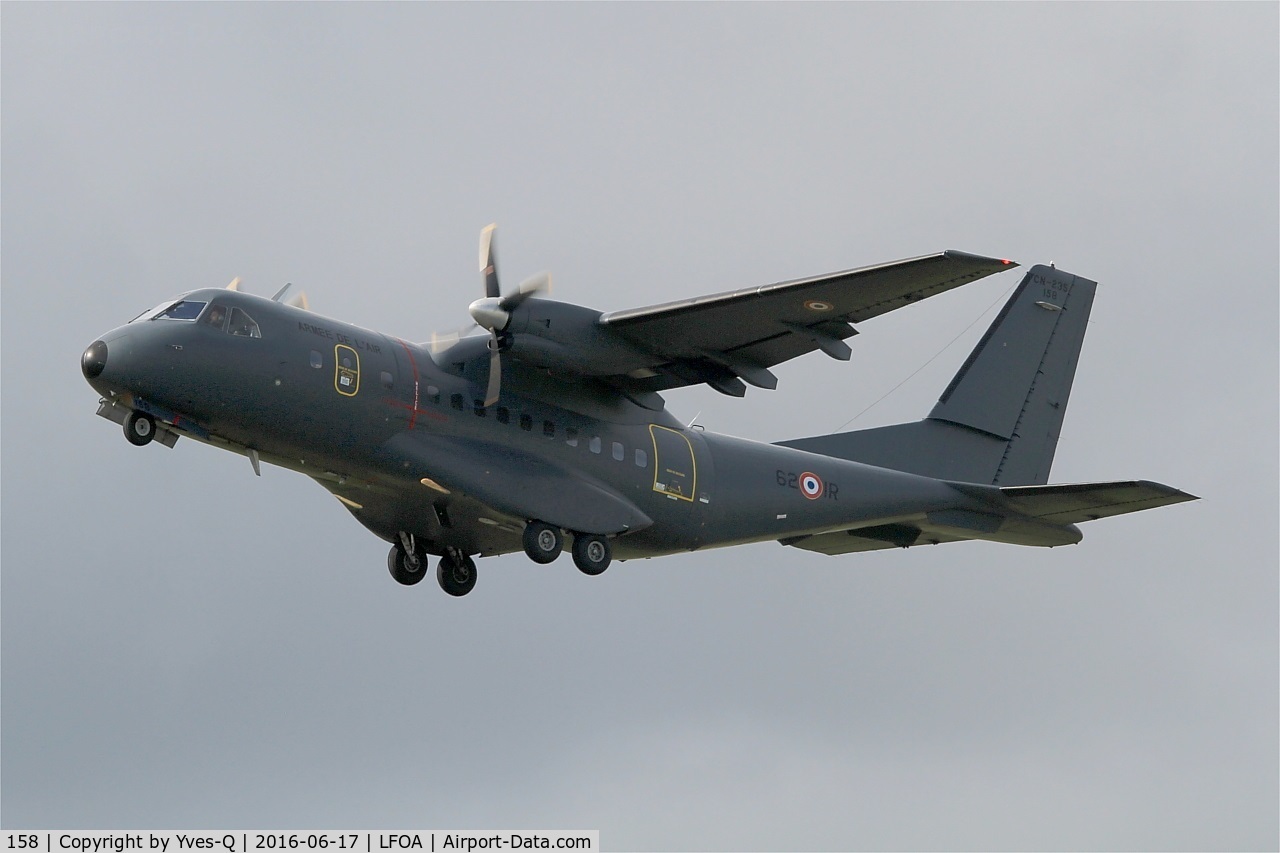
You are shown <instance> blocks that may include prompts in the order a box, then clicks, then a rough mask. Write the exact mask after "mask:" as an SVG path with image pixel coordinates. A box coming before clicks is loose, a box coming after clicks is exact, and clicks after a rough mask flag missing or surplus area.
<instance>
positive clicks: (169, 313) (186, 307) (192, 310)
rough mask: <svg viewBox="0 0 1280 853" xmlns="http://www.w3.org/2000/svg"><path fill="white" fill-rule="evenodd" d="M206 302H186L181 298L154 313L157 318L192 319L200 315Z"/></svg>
mask: <svg viewBox="0 0 1280 853" xmlns="http://www.w3.org/2000/svg"><path fill="white" fill-rule="evenodd" d="M208 304H209V303H208V302H188V301H187V300H185V299H184V300H182V301H181V302H175V303H173V304H172V305H170V306H169V307H168V308H166V309H165V310H163V311H161V312H160V313H159V314H157V315H156V317H155V319H157V320H194V319H195V318H197V317H199V316H200V312H201V311H203V310H204V306H206V305H208Z"/></svg>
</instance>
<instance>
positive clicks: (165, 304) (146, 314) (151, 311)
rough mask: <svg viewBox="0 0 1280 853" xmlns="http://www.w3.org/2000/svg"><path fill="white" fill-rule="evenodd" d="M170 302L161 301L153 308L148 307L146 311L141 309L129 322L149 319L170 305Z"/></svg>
mask: <svg viewBox="0 0 1280 853" xmlns="http://www.w3.org/2000/svg"><path fill="white" fill-rule="evenodd" d="M172 304H173V303H172V302H161V303H160V304H159V305H157V306H156V307H154V308H148V309H147V310H146V311H143V312H142V313H141V314H139V315H138V316H137V317H134V318H133V319H132V320H130V321H129V322H130V323H136V322H138V321H139V320H150V319H152V318H154V317H155V316H156V315H157V314H159V313H160V312H161V311H163V310H164V309H166V308H168V307H169V306H170V305H172Z"/></svg>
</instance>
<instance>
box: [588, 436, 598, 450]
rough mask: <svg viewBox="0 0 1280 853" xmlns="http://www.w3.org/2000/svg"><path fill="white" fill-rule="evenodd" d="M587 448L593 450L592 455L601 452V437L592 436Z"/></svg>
mask: <svg viewBox="0 0 1280 853" xmlns="http://www.w3.org/2000/svg"><path fill="white" fill-rule="evenodd" d="M587 447H588V448H589V449H590V450H591V452H592V453H599V452H600V436H598V435H593V436H591V441H590V442H588V444H587Z"/></svg>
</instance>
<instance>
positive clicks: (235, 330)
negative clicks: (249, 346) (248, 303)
mask: <svg viewBox="0 0 1280 853" xmlns="http://www.w3.org/2000/svg"><path fill="white" fill-rule="evenodd" d="M230 325H231V329H230V331H231V334H233V335H236V336H237V337H241V338H260V337H262V332H261V331H259V329H258V324H257V323H255V322H254V321H253V318H252V317H250V316H249V315H248V314H246V313H245V312H244V311H242V310H240V309H239V308H232V309H231V324H230Z"/></svg>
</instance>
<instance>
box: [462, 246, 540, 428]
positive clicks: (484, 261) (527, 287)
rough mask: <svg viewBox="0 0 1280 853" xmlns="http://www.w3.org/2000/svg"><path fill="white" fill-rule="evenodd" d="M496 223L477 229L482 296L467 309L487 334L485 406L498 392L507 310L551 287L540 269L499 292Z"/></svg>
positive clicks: (510, 310) (509, 314) (507, 321)
mask: <svg viewBox="0 0 1280 853" xmlns="http://www.w3.org/2000/svg"><path fill="white" fill-rule="evenodd" d="M496 227H497V226H495V225H489V226H486V227H485V228H484V230H482V231H481V232H480V273H481V275H483V276H484V298H482V299H477V300H476V301H475V302H472V303H471V305H470V307H468V309H467V311H468V312H469V313H470V314H471V319H473V320H475V321H476V325H477V326H479V327H480V328H482V329H488V330H489V334H490V338H489V386H488V388H487V389H486V391H485V395H484V405H485V406H486V407H488V406H492V405H493V404H494V403H496V402H497V401H498V395H499V394H500V393H501V392H502V350H503V348H504V347H505V346H507V345H508V344H509V340H508V339H507V337H506V336H504V335H503V334H502V332H503V331H504V330H505V329H506V328H507V326H508V325H509V324H510V323H511V312H512V311H514V310H515V309H516V308H518V307H520V305H521V304H522V303H523V302H524V301H525V300H526V299H528V298H529V297H530V296H534V295H536V294H539V293H547V292H550V290H551V274H550V273H545V272H544V273H539V274H538V275H535V276H532V277H531V278H527V279H525V280H524V281H522V282H520V286H519V287H517V288H516V289H515V290H513V291H512V292H510V293H508V294H507V295H505V296H503V295H501V293H502V291H501V289H500V288H499V286H498V262H497V254H496V242H497V241H496V236H495V234H494V229H495V228H496Z"/></svg>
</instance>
